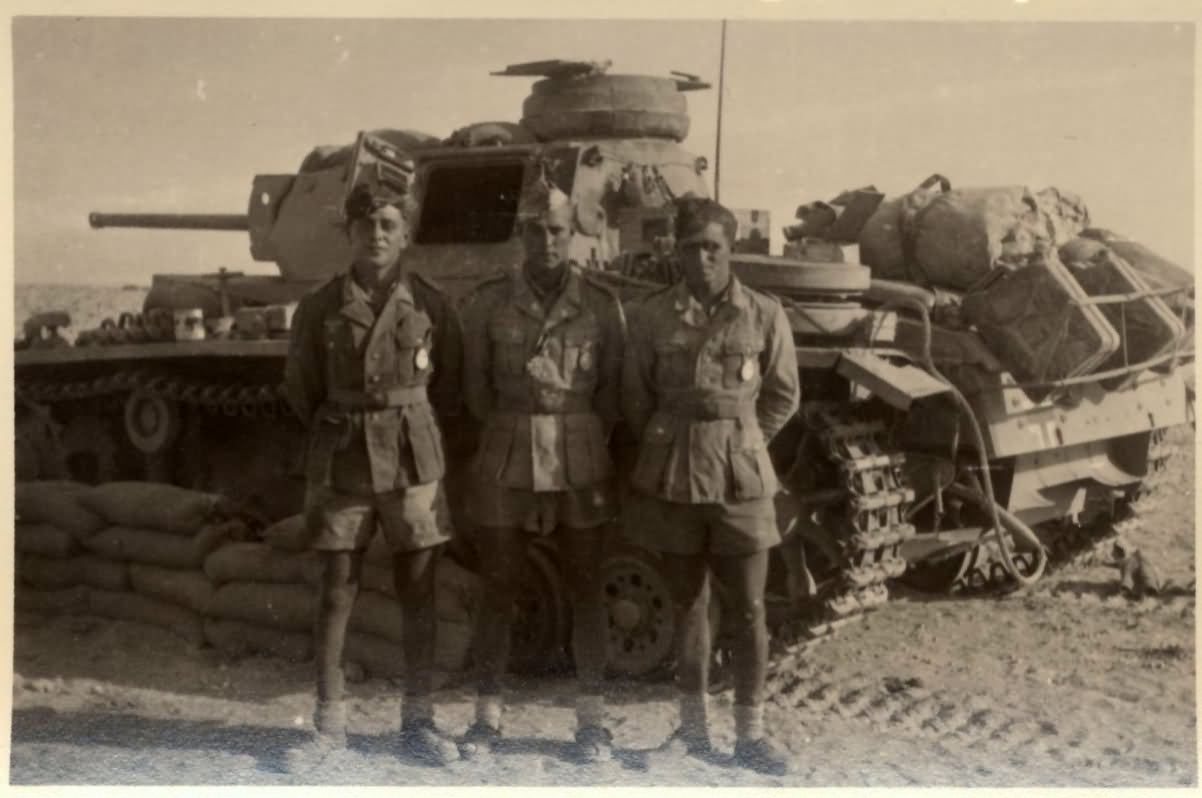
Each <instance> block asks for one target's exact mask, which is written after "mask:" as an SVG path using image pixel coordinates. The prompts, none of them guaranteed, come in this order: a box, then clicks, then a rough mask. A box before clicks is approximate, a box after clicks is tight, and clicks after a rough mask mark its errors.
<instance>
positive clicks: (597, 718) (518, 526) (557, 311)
mask: <svg viewBox="0 0 1202 798" xmlns="http://www.w3.org/2000/svg"><path fill="white" fill-rule="evenodd" d="M572 223H573V213H572V205H571V202H570V200H569V198H568V197H567V196H566V195H565V194H564V193H563V192H562V191H560V190H559V189H558V188H556V187H554V186H552V185H550V184H549V183H545V182H539V183H537V184H535V185H533V186H531V187H529V188H527V190H526V191H525V192H524V193H523V197H522V202H521V207H520V208H519V219H518V224H519V226H520V236H521V241H522V244H523V250H524V257H523V262H522V263H521V264H520V265H516V268H514V267H510V268H507V269H506V270H505V272H504V273H503V274H501V275H500V276H498V277H496V278H494V279H492V280H490V281H487V282H485V283H483V284H481V285H480V286H479V287H478V288H477V289H476V291H474V292H473V294H472V295H471V296H470V297H469V299H468V303H467V305H466V306H465V309H464V312H463V318H464V376H463V384H464V390H465V399H466V401H467V405H468V408H469V409H470V410H471V412H472V414H473V415H474V416H475V417H476V418H477V419H479V421H480V422H481V424H482V429H481V435H480V443H479V448H478V451H477V452H476V457H475V461H474V463H473V465H472V474H473V485H472V491H471V495H470V500H469V501H470V503H469V506H468V512H469V514H470V516H471V518H472V520H473V521H474V522H475V523H476V524H477V525H478V529H477V530H476V531H475V533H474V534H476V535H477V538H476V540H477V543H478V549H479V551H480V554H481V557H480V561H481V568H482V573H481V576H482V578H483V584H482V589H483V595H485V596H486V597H487V598H486V600H485V601H482V602H481V605H480V614H479V618H478V625H477V631H476V637H475V645H474V647H473V651H474V654H475V658H476V663H477V668H478V682H477V689H478V697H477V708H476V709H477V711H476V721H475V723H473V724H472V726H471V727H470V728H469V730H468V735H467V741H468V742H470V743H473V744H474V745H475V746H476V750H479V749H480V748H481V747H486V748H492V747H493V746H495V745H496V744H497V743H498V742H499V741H500V738H501V712H502V699H501V682H502V677H503V674H504V672H505V669H506V664H507V659H508V653H509V638H510V628H511V622H512V610H513V604H514V599H515V598H516V596H517V590H518V586H519V584H520V579H521V572H522V564H523V561H524V559H525V552H526V548H527V546H528V545H529V543H530V539H531V536H533V535H545V534H550V533H551V532H552V531H554V530H556V529H558V530H559V533H558V542H559V550H560V552H561V553H562V554H563V561H564V570H565V577H566V578H565V583H566V584H567V585H568V587H569V590H570V592H571V597H572V607H573V611H572V618H573V625H572V628H573V633H572V648H573V652H574V654H575V662H576V670H577V673H578V677H579V686H580V692H579V695H578V697H577V702H576V720H577V730H576V743H577V751H578V755H579V758H580V759H581V760H582V761H594V760H598V759H605V758H607V757H608V756H609V754H610V735H609V732H608V730H606V728H605V725H604V704H603V699H602V694H601V690H602V684H603V678H604V668H605V645H606V611H605V604H604V600H603V593H602V584H601V573H600V561H601V554H602V545H603V540H604V531H605V529H606V526H607V525H608V524H609V522H610V521H612V520H613V519H614V517H615V515H616V498H615V493H614V481H613V464H612V462H611V460H610V457H609V453H608V450H607V446H606V442H607V439H608V436H609V432H610V430H611V429H612V427H613V425H614V424H615V423H616V422H617V420H618V415H619V410H618V390H619V382H620V379H621V358H622V347H623V334H624V327H625V323H624V319H623V316H622V310H621V305H620V304H619V302H618V299H617V297H616V296H615V295H614V294H613V293H611V291H610V290H609V289H608V288H606V287H605V286H604V285H602V284H601V283H598V282H595V281H594V279H593V278H591V277H590V276H588V275H587V273H586V272H584V271H582V270H581V269H579V268H578V267H577V266H576V265H575V264H573V263H571V262H570V261H569V256H568V246H569V243H570V241H571V237H572Z"/></svg>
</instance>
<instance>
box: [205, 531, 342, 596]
mask: <svg viewBox="0 0 1202 798" xmlns="http://www.w3.org/2000/svg"><path fill="white" fill-rule="evenodd" d="M318 569H319V564H318V562H317V555H316V554H315V553H314V552H293V551H281V550H279V549H276V548H273V547H272V546H271V545H269V544H267V543H255V542H237V541H236V542H232V543H226V544H224V545H222V546H221V547H219V548H217V549H215V550H214V551H213V552H212V553H210V554H209V556H207V557H206V558H205V561H204V572H205V575H206V576H207V577H208V578H209V580H210V581H212V582H213V583H214V584H218V585H223V584H225V583H226V582H272V583H283V584H307V585H312V586H316V585H317V584H318V579H319V570H318Z"/></svg>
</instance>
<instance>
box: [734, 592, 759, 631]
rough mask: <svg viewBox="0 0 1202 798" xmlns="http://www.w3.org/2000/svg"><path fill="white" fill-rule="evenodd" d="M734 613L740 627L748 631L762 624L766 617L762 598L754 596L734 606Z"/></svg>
mask: <svg viewBox="0 0 1202 798" xmlns="http://www.w3.org/2000/svg"><path fill="white" fill-rule="evenodd" d="M735 613H736V616H735V617H736V619H737V620H738V622H739V628H740V629H744V630H746V631H748V632H752V631H755V630H756V629H758V628H759V627H761V626H762V625H763V623H764V620H765V618H766V614H765V609H764V599H763V598H756V599H750V600H748V601H745V602H742V603H740V605H739V606H738V607H736V608H735Z"/></svg>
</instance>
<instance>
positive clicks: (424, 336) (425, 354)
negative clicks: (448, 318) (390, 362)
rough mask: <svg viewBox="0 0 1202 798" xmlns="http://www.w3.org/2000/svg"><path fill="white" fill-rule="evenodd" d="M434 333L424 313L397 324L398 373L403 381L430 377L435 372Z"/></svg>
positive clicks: (395, 337) (394, 338)
mask: <svg viewBox="0 0 1202 798" xmlns="http://www.w3.org/2000/svg"><path fill="white" fill-rule="evenodd" d="M433 333H434V330H433V325H432V324H431V323H430V319H429V317H427V316H426V315H425V314H424V313H421V314H414V315H410V316H407V317H406V318H405V319H404V320H403V321H402V322H401V323H400V324H398V325H397V328H396V332H395V333H394V334H393V341H394V343H395V345H396V358H397V373H398V375H399V376H400V378H401V380H402V381H403V382H409V381H414V380H418V379H420V378H424V377H429V376H430V374H431V373H432V372H433V370H434V363H433V360H432V359H431V353H432V351H433V343H434V334H433Z"/></svg>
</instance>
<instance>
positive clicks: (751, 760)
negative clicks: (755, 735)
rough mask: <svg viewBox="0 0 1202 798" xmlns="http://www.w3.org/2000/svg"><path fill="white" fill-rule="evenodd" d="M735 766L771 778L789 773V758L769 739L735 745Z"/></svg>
mask: <svg viewBox="0 0 1202 798" xmlns="http://www.w3.org/2000/svg"><path fill="white" fill-rule="evenodd" d="M735 764H737V765H739V766H740V767H745V768H747V769H748V770H754V771H756V772H757V773H764V774H767V775H769V776H784V775H785V774H787V773H788V772H789V758H788V757H787V756H786V755H785V753H784V752H783V751H781V750H780V749H779V748H777V747H776V745H775V744H773V742H772V741H771V740H769V739H768V738H767V737H761V738H759V739H758V740H739V741H738V742H736V743H735Z"/></svg>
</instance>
